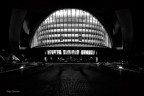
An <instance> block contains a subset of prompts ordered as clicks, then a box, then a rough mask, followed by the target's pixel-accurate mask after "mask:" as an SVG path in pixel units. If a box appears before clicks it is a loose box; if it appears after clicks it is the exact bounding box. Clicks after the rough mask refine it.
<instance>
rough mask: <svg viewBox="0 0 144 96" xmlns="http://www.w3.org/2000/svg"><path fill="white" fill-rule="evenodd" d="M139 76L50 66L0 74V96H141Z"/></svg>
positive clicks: (82, 66) (143, 84)
mask: <svg viewBox="0 0 144 96" xmlns="http://www.w3.org/2000/svg"><path fill="white" fill-rule="evenodd" d="M143 87H144V79H143V76H142V75H139V74H138V73H131V72H122V73H121V75H120V72H119V71H117V70H112V69H108V68H105V67H102V66H99V67H97V66H91V64H54V65H52V66H49V67H48V66H47V65H46V66H39V67H32V68H29V69H26V70H23V71H20V70H19V71H14V72H9V73H5V74H0V96H144V90H143Z"/></svg>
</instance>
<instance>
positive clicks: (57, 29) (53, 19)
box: [31, 9, 112, 48]
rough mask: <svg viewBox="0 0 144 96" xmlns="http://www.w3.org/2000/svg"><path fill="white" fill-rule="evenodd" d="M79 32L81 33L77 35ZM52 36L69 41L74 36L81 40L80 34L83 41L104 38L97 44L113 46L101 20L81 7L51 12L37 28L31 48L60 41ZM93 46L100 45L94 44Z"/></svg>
mask: <svg viewBox="0 0 144 96" xmlns="http://www.w3.org/2000/svg"><path fill="white" fill-rule="evenodd" d="M87 33H88V34H87ZM62 34H69V35H62ZM77 34H79V35H78V36H77ZM85 35H86V36H85ZM96 35H97V36H96ZM51 36H55V37H59V41H60V42H59V43H61V42H67V40H65V41H63V39H64V38H67V39H68V40H69V41H73V39H74V38H75V39H76V40H79V41H81V40H80V39H79V38H80V37H79V36H81V37H82V38H83V39H84V40H82V41H87V42H88V41H91V40H92V41H95V42H99V41H98V40H100V39H103V40H102V41H100V42H99V43H100V44H97V45H103V46H105V47H109V48H111V47H112V45H111V41H110V37H109V36H108V33H107V31H106V30H105V28H104V26H103V25H102V24H101V23H100V22H99V20H98V19H97V18H95V17H94V16H93V15H92V14H90V13H89V12H86V11H84V10H80V9H61V10H57V11H55V12H53V13H52V14H50V15H49V16H48V17H47V18H46V19H45V20H44V21H43V22H42V23H41V24H40V26H39V27H38V28H37V30H36V33H35V35H34V37H33V39H32V43H31V48H32V47H36V46H41V45H42V46H43V45H45V46H47V47H50V46H51V45H49V43H48V42H50V41H56V42H57V41H58V40H54V39H55V38H54V37H51ZM74 36H75V37H74ZM76 37H77V38H76ZM97 38H98V39H97ZM99 38H100V39H99ZM60 39H61V40H60ZM89 39H90V40H89ZM96 40H97V41H96ZM56 46H57V45H56ZM87 47H89V46H87ZM93 47H98V46H96V45H93Z"/></svg>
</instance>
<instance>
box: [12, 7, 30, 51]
mask: <svg viewBox="0 0 144 96" xmlns="http://www.w3.org/2000/svg"><path fill="white" fill-rule="evenodd" d="M26 13H27V11H26V10H21V9H13V11H12V13H11V19H10V27H9V41H10V47H11V50H14V51H16V50H19V41H20V32H21V27H22V25H23V20H24V18H25V16H26Z"/></svg>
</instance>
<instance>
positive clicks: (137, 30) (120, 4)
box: [0, 0, 144, 49]
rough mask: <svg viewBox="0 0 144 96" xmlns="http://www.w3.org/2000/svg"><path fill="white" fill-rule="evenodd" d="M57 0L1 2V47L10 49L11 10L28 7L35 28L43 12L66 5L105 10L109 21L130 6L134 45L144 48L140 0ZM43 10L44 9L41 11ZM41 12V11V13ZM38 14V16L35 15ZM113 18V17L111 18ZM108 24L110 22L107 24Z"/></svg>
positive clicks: (29, 16)
mask: <svg viewBox="0 0 144 96" xmlns="http://www.w3.org/2000/svg"><path fill="white" fill-rule="evenodd" d="M57 2H58V3H56V2H54V1H53V2H40V1H39V2H38V1H36V2H33V1H28V0H18V1H15V2H14V1H7V0H6V1H5V2H4V3H1V4H2V5H4V6H1V13H2V14H1V24H2V25H1V35H0V43H1V46H0V48H6V49H9V48H10V46H9V23H10V17H11V12H12V9H13V8H20V9H27V10H29V11H28V12H29V14H28V16H27V17H28V19H30V22H31V24H30V26H31V28H30V29H31V30H33V29H34V28H35V24H37V22H38V21H39V20H40V18H43V16H42V14H44V15H47V14H45V13H46V12H49V13H51V12H52V11H53V10H55V9H59V8H63V6H64V7H72V8H75V7H76V8H79V7H80V6H81V7H82V8H85V9H88V10H91V11H94V10H95V9H97V10H98V9H100V10H105V11H104V12H107V13H106V14H109V15H108V16H107V17H106V16H105V18H106V19H105V20H104V19H103V20H104V21H106V22H107V23H109V22H110V21H111V24H112V20H113V18H114V16H113V12H114V10H118V9H123V8H129V9H130V10H131V14H132V20H133V26H134V27H133V29H134V46H135V47H136V48H140V49H144V47H143V46H142V45H144V43H143V41H144V39H143V24H142V23H143V14H142V12H143V11H142V10H143V9H142V7H143V6H141V5H140V4H141V3H140V2H126V1H121V0H120V1H119V0H118V1H117V2H105V3H104V4H103V0H102V1H98V2H91V3H90V2H88V1H85V2H80V1H79V2H75V1H73V2H62V1H60V0H59V1H57ZM40 10H42V11H40ZM40 12H41V13H40ZM110 14H112V15H110ZM34 15H37V16H34ZM109 18H111V19H109ZM107 25H108V24H107ZM108 26H109V27H112V26H113V25H108ZM139 42H140V43H139Z"/></svg>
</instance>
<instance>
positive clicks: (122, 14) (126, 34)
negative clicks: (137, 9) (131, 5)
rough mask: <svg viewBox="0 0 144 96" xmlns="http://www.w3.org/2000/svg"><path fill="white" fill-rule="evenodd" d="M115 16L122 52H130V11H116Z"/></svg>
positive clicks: (131, 44) (131, 40) (131, 38)
mask: <svg viewBox="0 0 144 96" xmlns="http://www.w3.org/2000/svg"><path fill="white" fill-rule="evenodd" d="M116 15H117V17H118V20H119V22H120V26H121V31H122V40H123V48H124V50H131V49H132V48H133V24H132V17H131V13H130V10H129V9H121V10H117V11H116Z"/></svg>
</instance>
